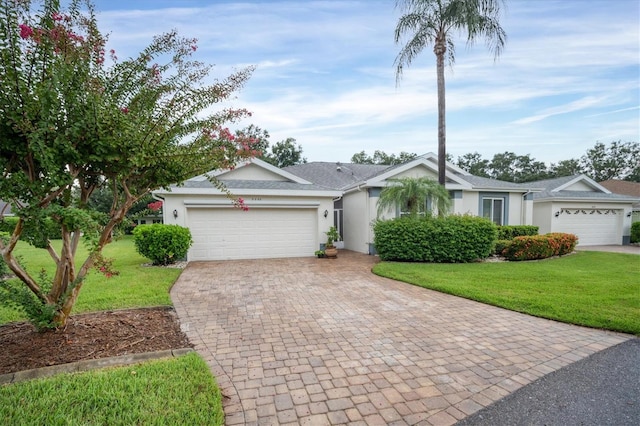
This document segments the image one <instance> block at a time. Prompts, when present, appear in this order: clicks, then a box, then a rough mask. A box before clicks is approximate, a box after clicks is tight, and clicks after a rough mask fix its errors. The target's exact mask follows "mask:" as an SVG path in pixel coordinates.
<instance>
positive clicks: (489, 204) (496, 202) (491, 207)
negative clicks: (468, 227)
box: [482, 197, 504, 225]
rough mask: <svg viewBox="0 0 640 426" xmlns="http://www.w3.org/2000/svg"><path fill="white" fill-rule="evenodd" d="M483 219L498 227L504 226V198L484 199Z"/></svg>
mask: <svg viewBox="0 0 640 426" xmlns="http://www.w3.org/2000/svg"><path fill="white" fill-rule="evenodd" d="M482 217H486V218H487V219H489V220H490V221H492V222H493V223H495V224H496V225H504V198H489V197H483V198H482Z"/></svg>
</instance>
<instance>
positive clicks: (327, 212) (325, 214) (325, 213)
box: [324, 210, 329, 218]
mask: <svg viewBox="0 0 640 426" xmlns="http://www.w3.org/2000/svg"><path fill="white" fill-rule="evenodd" d="M327 216H329V210H325V211H324V217H325V218H326V217H327Z"/></svg>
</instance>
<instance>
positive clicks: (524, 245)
mask: <svg viewBox="0 0 640 426" xmlns="http://www.w3.org/2000/svg"><path fill="white" fill-rule="evenodd" d="M577 242H578V237H576V236H575V235H573V234H564V233H561V232H555V233H551V234H545V235H533V236H522V237H515V238H514V239H513V240H512V241H511V244H509V245H508V246H507V247H506V248H505V249H504V251H503V252H502V255H503V256H504V257H505V258H507V259H508V260H535V259H546V258H548V257H552V256H562V255H565V254H568V253H571V252H572V251H573V250H574V249H575V247H576V244H577Z"/></svg>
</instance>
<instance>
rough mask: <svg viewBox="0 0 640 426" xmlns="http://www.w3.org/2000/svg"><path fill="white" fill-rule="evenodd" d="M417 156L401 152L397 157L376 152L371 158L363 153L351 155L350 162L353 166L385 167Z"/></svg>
mask: <svg viewBox="0 0 640 426" xmlns="http://www.w3.org/2000/svg"><path fill="white" fill-rule="evenodd" d="M417 157H418V154H414V153H411V152H405V151H402V152H400V154H398V155H397V156H396V155H395V154H387V153H386V152H384V151H379V150H376V151H375V152H374V153H373V156H370V155H368V154H367V153H366V152H364V151H360V152H358V153H356V154H353V156H352V157H351V162H352V163H354V164H377V165H386V166H395V165H397V164H403V163H406V162H408V161H411V160H414V159H415V158H417Z"/></svg>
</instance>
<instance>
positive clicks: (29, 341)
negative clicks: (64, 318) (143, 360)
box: [0, 307, 192, 374]
mask: <svg viewBox="0 0 640 426" xmlns="http://www.w3.org/2000/svg"><path fill="white" fill-rule="evenodd" d="M191 346H192V345H191V344H190V343H189V340H188V339H187V336H186V335H185V334H184V333H183V332H182V330H180V324H179V322H178V317H177V315H176V314H175V312H174V310H173V308H170V307H156V308H142V309H127V310H119V311H104V312H95V313H88V314H80V315H74V316H72V317H71V318H69V321H68V323H67V325H66V327H64V328H63V329H60V330H56V331H49V332H44V333H38V332H37V331H36V330H35V328H34V327H33V326H32V325H31V324H30V323H25V322H20V323H10V324H6V325H2V326H0V374H6V373H14V372H17V371H22V370H29V369H32V368H40V367H47V366H51V365H58V364H66V363H69V362H75V361H84V360H88V359H98V358H107V357H112V356H118V355H129V354H134V353H143V352H153V351H160V350H165V349H179V348H185V347H191Z"/></svg>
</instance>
